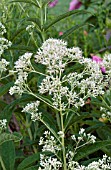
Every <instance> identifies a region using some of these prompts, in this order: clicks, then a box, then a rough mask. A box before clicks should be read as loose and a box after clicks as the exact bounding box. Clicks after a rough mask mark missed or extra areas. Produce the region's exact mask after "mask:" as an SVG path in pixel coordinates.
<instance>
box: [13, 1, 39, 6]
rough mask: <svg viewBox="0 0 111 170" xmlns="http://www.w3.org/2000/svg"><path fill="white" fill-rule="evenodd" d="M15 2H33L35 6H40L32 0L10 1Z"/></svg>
mask: <svg viewBox="0 0 111 170" xmlns="http://www.w3.org/2000/svg"><path fill="white" fill-rule="evenodd" d="M13 2H24V3H28V4H31V5H34V6H36V7H38V8H40V7H39V5H38V4H37V3H35V2H33V1H31V0H14V1H11V2H10V3H13Z"/></svg>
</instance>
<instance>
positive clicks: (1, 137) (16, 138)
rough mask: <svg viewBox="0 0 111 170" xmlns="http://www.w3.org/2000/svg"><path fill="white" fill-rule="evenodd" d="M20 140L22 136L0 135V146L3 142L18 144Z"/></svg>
mask: <svg viewBox="0 0 111 170" xmlns="http://www.w3.org/2000/svg"><path fill="white" fill-rule="evenodd" d="M21 139H22V136H21V135H20V134H19V133H17V132H14V133H13V134H10V133H5V132H4V133H2V134H0V145H2V144H3V143H4V142H7V141H11V140H13V141H14V142H19V141H20V140H21Z"/></svg>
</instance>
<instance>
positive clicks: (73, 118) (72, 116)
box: [64, 112, 90, 131]
mask: <svg viewBox="0 0 111 170" xmlns="http://www.w3.org/2000/svg"><path fill="white" fill-rule="evenodd" d="M86 117H90V113H88V112H86V113H82V114H81V115H80V116H78V115H77V114H76V113H74V112H69V113H68V115H67V116H66V118H65V122H64V129H65V131H67V130H68V128H69V127H70V126H71V125H73V124H74V123H77V122H80V121H81V120H83V119H84V118H86Z"/></svg>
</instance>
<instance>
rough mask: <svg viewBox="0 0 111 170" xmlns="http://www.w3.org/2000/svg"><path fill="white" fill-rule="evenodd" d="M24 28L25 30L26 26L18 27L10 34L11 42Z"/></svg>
mask: <svg viewBox="0 0 111 170" xmlns="http://www.w3.org/2000/svg"><path fill="white" fill-rule="evenodd" d="M24 30H26V26H24V27H21V28H20V29H18V30H17V31H16V32H15V33H14V34H13V35H12V37H11V39H10V41H11V42H13V41H14V40H15V39H16V37H17V36H18V35H19V34H20V33H21V32H22V31H24Z"/></svg>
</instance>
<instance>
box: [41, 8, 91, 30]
mask: <svg viewBox="0 0 111 170" xmlns="http://www.w3.org/2000/svg"><path fill="white" fill-rule="evenodd" d="M86 13H90V12H88V11H85V10H73V11H69V12H66V13H64V14H62V15H60V16H58V17H57V18H56V19H54V20H53V21H52V22H51V23H49V24H46V25H44V27H43V29H44V30H45V31H47V30H48V28H49V27H51V26H52V25H54V24H56V23H57V22H59V21H61V20H62V19H65V18H67V17H69V16H71V15H77V14H86Z"/></svg>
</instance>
